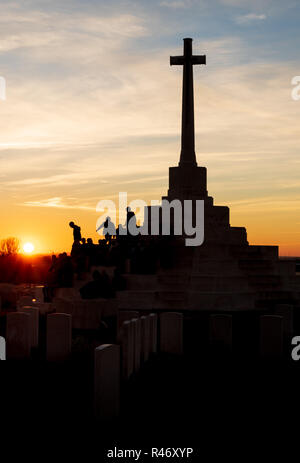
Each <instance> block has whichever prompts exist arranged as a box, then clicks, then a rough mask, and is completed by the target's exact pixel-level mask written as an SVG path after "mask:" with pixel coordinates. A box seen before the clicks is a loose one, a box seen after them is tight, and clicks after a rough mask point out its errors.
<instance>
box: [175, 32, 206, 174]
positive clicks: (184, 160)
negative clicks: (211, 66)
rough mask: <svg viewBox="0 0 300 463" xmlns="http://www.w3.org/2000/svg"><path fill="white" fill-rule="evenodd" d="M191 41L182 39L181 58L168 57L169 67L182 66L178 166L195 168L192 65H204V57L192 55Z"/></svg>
mask: <svg viewBox="0 0 300 463" xmlns="http://www.w3.org/2000/svg"><path fill="white" fill-rule="evenodd" d="M192 41H193V39H183V42H184V52H183V56H171V57H170V65H171V66H173V65H181V66H183V82H182V127H181V153H180V162H179V165H180V166H182V165H191V166H197V162H196V154H195V127H194V84H193V65H194V64H206V56H205V55H193V51H192Z"/></svg>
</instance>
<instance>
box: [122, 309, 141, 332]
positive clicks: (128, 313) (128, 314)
mask: <svg viewBox="0 0 300 463" xmlns="http://www.w3.org/2000/svg"><path fill="white" fill-rule="evenodd" d="M139 315H140V314H139V312H137V311H136V310H119V311H118V321H117V323H118V326H117V329H118V332H117V333H118V337H119V332H120V329H121V327H122V324H123V322H126V321H129V320H132V319H133V318H139Z"/></svg>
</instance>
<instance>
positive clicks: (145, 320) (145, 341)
mask: <svg viewBox="0 0 300 463" xmlns="http://www.w3.org/2000/svg"><path fill="white" fill-rule="evenodd" d="M140 320H141V348H142V355H141V357H142V361H143V362H147V360H148V359H149V355H150V318H149V315H148V316H144V315H143V316H142V317H141V318H140Z"/></svg>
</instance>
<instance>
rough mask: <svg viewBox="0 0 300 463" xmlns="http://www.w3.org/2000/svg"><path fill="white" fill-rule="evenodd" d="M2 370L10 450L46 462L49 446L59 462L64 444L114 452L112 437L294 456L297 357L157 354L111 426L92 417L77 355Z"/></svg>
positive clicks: (89, 452) (88, 385) (299, 384)
mask: <svg viewBox="0 0 300 463" xmlns="http://www.w3.org/2000/svg"><path fill="white" fill-rule="evenodd" d="M0 372H1V383H0V385H1V436H2V437H1V440H2V442H1V445H2V446H3V445H4V444H5V443H7V442H8V441H7V438H6V437H4V436H8V438H9V441H10V442H12V443H14V442H15V445H14V444H12V445H10V446H9V455H10V457H13V455H14V454H19V455H20V456H21V457H22V458H24V457H25V456H27V457H29V458H30V459H33V460H35V459H36V458H37V460H39V461H43V460H44V458H45V456H46V455H48V456H50V454H52V452H53V455H52V458H53V461H56V460H58V459H59V460H60V459H61V457H62V456H63V452H65V451H67V454H68V456H69V457H70V458H71V457H73V456H74V455H76V456H77V457H79V456H82V458H84V461H115V460H114V459H108V458H107V456H106V454H107V451H108V450H109V449H111V448H114V447H115V446H117V447H118V448H123V449H124V448H125V449H131V448H132V449H140V448H143V449H144V450H145V451H148V450H149V449H150V451H151V447H158V448H159V447H164V448H168V447H175V448H178V447H193V448H194V459H193V460H192V457H190V458H189V459H180V458H176V457H174V459H175V461H210V460H215V458H216V457H219V458H221V459H222V460H223V459H224V460H225V458H226V460H227V459H231V458H233V457H234V456H235V457H238V459H239V460H240V461H245V459H246V458H247V459H248V458H249V457H250V459H251V460H253V461H258V460H261V458H268V459H267V460H266V461H270V460H271V459H272V458H273V457H274V456H275V455H277V457H278V456H279V455H280V452H283V455H284V461H288V460H289V457H288V455H289V452H292V450H293V446H294V445H297V442H298V439H299V437H298V436H299V431H298V428H297V424H296V426H295V425H294V420H296V422H297V419H298V417H299V412H300V406H299V403H300V365H299V367H298V365H297V363H285V364H278V363H277V364H276V365H274V364H271V363H267V364H266V363H265V364H263V363H258V362H257V361H256V362H252V363H251V362H250V361H246V362H245V361H243V359H237V358H236V359H234V361H233V360H229V359H226V358H223V359H222V358H220V357H218V358H216V357H214V358H211V359H210V360H208V359H207V358H206V360H205V361H204V360H202V359H199V358H198V361H197V360H196V359H195V358H192V357H191V356H188V357H187V358H183V359H177V358H172V357H162V356H160V357H159V358H156V359H153V360H152V361H150V362H149V363H148V364H147V365H145V367H144V368H143V369H142V370H141V372H140V373H139V375H138V376H137V377H135V378H132V380H130V382H129V383H128V384H127V385H126V387H124V388H123V396H122V413H121V417H120V419H119V420H118V422H115V423H112V424H111V425H105V426H104V425H101V424H98V423H96V422H95V421H94V418H93V412H92V393H93V380H92V375H91V368H89V366H88V365H87V363H86V362H82V363H80V362H78V359H77V362H76V364H75V363H72V362H70V363H69V364H66V365H64V366H60V367H57V366H55V367H54V366H51V365H49V364H48V365H47V364H39V363H35V362H28V363H14V362H1V366H0ZM21 443H22V444H21ZM39 445H41V446H42V447H41V448H40V450H38V446H39ZM207 452H208V453H207ZM157 459H158V460H160V461H166V459H164V458H157ZM157 459H154V460H153V459H152V460H151V459H150V457H147V456H143V459H141V460H139V461H155V460H157ZM174 459H172V458H169V459H168V461H170V460H171V461H174ZM119 461H124V462H125V461H126V462H127V461H132V460H128V459H123V460H122V459H120V460H119Z"/></svg>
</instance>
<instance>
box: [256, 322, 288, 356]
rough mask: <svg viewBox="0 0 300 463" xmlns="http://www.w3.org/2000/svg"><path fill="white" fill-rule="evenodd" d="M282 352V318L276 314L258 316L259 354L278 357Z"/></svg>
mask: <svg viewBox="0 0 300 463" xmlns="http://www.w3.org/2000/svg"><path fill="white" fill-rule="evenodd" d="M282 353H283V319H282V317H279V316H277V315H263V316H261V317H260V354H261V356H262V357H266V358H280V357H281V356H282Z"/></svg>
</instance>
